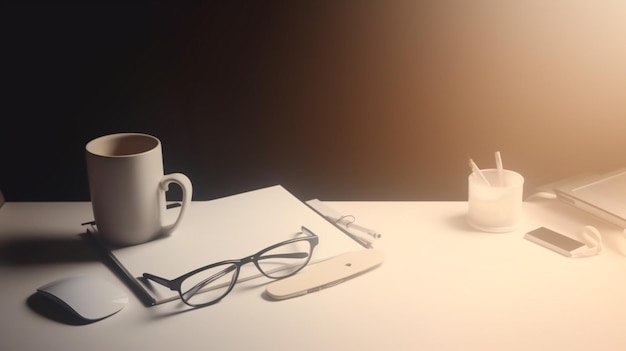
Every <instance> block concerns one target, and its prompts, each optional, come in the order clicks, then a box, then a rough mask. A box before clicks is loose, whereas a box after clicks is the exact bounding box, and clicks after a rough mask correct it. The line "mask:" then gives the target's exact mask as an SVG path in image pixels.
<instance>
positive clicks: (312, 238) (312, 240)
mask: <svg viewBox="0 0 626 351" xmlns="http://www.w3.org/2000/svg"><path fill="white" fill-rule="evenodd" d="M300 233H302V234H305V235H306V236H303V237H297V238H291V239H288V240H284V241H281V242H279V243H276V244H273V245H270V246H268V247H266V248H264V249H262V250H260V251H258V252H256V253H255V254H252V255H250V256H246V257H243V258H241V259H238V260H237V259H235V260H224V261H219V262H215V263H211V264H209V265H206V266H203V267H200V268H196V269H194V270H192V271H190V272H188V273H185V274H183V275H181V276H179V277H177V278H174V279H166V278H162V277H159V276H156V275H154V274H151V273H143V277H144V278H145V279H147V280H151V281H153V282H155V283H158V284H160V285H163V286H165V287H167V288H169V289H170V290H172V291H176V292H178V295H179V296H180V299H181V300H182V301H183V302H184V303H185V304H187V305H188V306H191V307H194V308H200V307H205V306H210V305H213V304H216V303H218V302H219V301H221V300H222V299H223V298H225V297H226V296H227V295H228V294H230V292H231V291H232V290H233V288H234V287H235V285H236V284H237V281H238V280H239V273H240V271H241V267H242V266H243V265H245V264H247V263H250V262H253V263H254V265H255V267H256V268H257V270H258V271H259V272H261V274H263V275H264V276H266V277H267V278H270V279H284V278H287V277H290V276H292V275H294V274H296V273H298V272H299V271H301V270H302V269H303V268H304V267H306V266H307V265H308V264H309V262H310V261H311V257H312V256H313V251H314V249H315V247H316V246H317V245H318V244H319V237H318V236H317V234H315V233H313V232H312V231H311V230H310V229H308V228H307V227H305V226H302V227H301V232H300ZM300 233H298V234H300ZM305 240H306V241H308V242H309V244H310V250H309V253H308V257H307V260H306V262H305V263H304V264H303V265H302V266H300V267H299V268H298V269H296V270H294V271H293V272H291V273H289V274H287V275H285V276H284V277H280V278H274V277H271V276H269V275H268V274H267V273H266V272H264V271H263V270H262V269H261V267H259V263H258V260H259V258H260V257H261V255H262V254H263V253H265V252H267V251H270V250H273V249H275V248H277V247H280V246H283V245H288V244H291V243H295V242H298V241H305ZM226 264H232V265H234V266H235V269H236V270H235V273H233V278H232V279H231V282H230V285H229V287H228V289H226V292H225V293H224V294H222V295H221V296H220V297H218V298H216V299H215V300H211V301H209V302H205V303H199V304H193V303H190V302H189V301H188V300H187V299H186V298H185V297H183V295H184V294H183V292H182V291H181V287H182V285H183V282H184V281H185V279H187V278H189V277H191V276H193V275H195V274H197V273H200V272H202V271H204V270H207V269H211V268H213V267H217V266H220V265H226ZM192 296H193V295H192Z"/></svg>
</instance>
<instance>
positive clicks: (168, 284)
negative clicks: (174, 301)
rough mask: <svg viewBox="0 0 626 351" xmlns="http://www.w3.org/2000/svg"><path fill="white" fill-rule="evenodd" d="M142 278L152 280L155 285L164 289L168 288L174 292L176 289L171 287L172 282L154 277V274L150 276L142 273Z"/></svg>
mask: <svg viewBox="0 0 626 351" xmlns="http://www.w3.org/2000/svg"><path fill="white" fill-rule="evenodd" d="M143 277H144V278H146V279H149V280H152V281H153V282H155V283H159V284H161V285H163V286H165V287H168V288H170V289H172V290H176V288H175V287H173V286H172V281H171V280H169V279H165V278H161V277H158V276H156V275H154V274H150V273H144V274H143Z"/></svg>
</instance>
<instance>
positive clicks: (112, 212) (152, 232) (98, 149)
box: [85, 133, 193, 246]
mask: <svg viewBox="0 0 626 351" xmlns="http://www.w3.org/2000/svg"><path fill="white" fill-rule="evenodd" d="M85 149H86V152H87V175H88V180H89V191H90V194H91V203H92V207H93V214H94V219H95V221H96V226H97V227H98V233H99V235H100V236H101V237H102V238H103V239H105V240H106V241H108V242H110V243H112V244H114V245H121V246H125V245H135V244H140V243H144V242H147V241H149V240H152V239H154V238H156V237H157V236H159V235H167V234H170V233H171V232H172V231H173V230H174V229H175V228H176V227H177V226H178V225H179V224H180V222H181V220H182V219H183V215H184V213H185V210H186V209H187V207H188V206H189V204H190V202H191V195H192V191H193V190H192V186H191V181H190V180H189V178H188V177H187V176H185V175H184V174H182V173H172V174H168V175H163V156H162V151H161V142H160V141H159V139H157V138H155V137H154V136H151V135H147V134H140V133H119V134H110V135H105V136H102V137H99V138H96V139H94V140H92V141H90V142H89V143H87V146H86V147H85ZM171 183H176V184H178V185H179V186H180V187H181V189H182V195H183V197H182V207H181V209H180V212H179V214H178V218H177V219H176V220H175V221H174V222H173V223H171V224H164V223H163V220H162V218H163V214H164V211H166V201H165V192H166V191H167V189H168V187H169V185H170V184H171Z"/></svg>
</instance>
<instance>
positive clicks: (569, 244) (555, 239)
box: [526, 227, 585, 252]
mask: <svg viewBox="0 0 626 351" xmlns="http://www.w3.org/2000/svg"><path fill="white" fill-rule="evenodd" d="M526 235H528V236H532V237H534V238H535V239H538V240H540V241H543V242H545V243H548V244H552V245H554V246H556V247H558V248H561V249H563V250H565V251H568V252H571V251H573V250H575V249H577V248H579V247H581V246H584V245H585V244H583V243H581V242H580V241H578V240H574V239H572V238H569V237H567V236H565V235H563V234H559V233H557V232H555V231H553V230H550V229H548V228H545V227H541V228H538V229H535V230H533V231H530V232H528V234H526Z"/></svg>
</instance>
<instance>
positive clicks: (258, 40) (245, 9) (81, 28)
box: [0, 0, 626, 201]
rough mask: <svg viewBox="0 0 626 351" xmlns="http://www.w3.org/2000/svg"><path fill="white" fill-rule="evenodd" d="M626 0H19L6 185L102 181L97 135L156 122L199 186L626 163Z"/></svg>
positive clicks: (149, 129) (370, 184) (406, 194)
mask: <svg viewBox="0 0 626 351" xmlns="http://www.w3.org/2000/svg"><path fill="white" fill-rule="evenodd" d="M624 18H626V5H623V4H622V3H621V2H618V1H578V0H574V1H565V0H561V1H495V0H494V1H486V0H478V1H463V0H459V1H452V0H442V1H435V0H432V1H262V0H261V1H245V0H242V1H207V2H122V1H120V2H80V1H75V2H24V1H20V2H10V1H9V2H3V3H1V4H0V40H1V45H2V47H1V49H0V50H1V54H0V56H1V58H0V60H1V61H0V64H1V68H0V70H1V72H2V75H1V76H0V87H1V89H2V91H1V96H2V97H1V105H0V118H1V120H2V123H1V124H0V189H2V191H3V192H4V193H5V196H6V197H7V199H8V200H9V201H48V200H55V201H56V200H58V201H73V200H88V198H89V195H88V187H87V181H86V170H85V163H84V145H85V144H86V143H87V142H88V141H89V140H91V139H93V138H95V137H97V136H100V135H103V134H108V133H113V132H121V131H138V132H146V133H151V134H154V135H156V136H157V137H159V138H160V139H161V140H162V142H163V148H164V162H165V169H166V172H168V173H169V172H183V173H186V174H187V175H188V176H189V177H190V178H191V179H192V181H193V183H194V199H196V200H201V199H211V198H215V197H220V196H224V195H229V194H233V193H236V192H241V191H246V190H251V189H254V188H257V187H261V186H267V185H272V184H278V183H280V184H283V185H284V186H285V187H287V188H288V189H289V190H291V191H292V192H293V193H294V194H296V195H297V196H299V197H301V198H302V199H308V198H313V197H317V198H321V199H329V200H332V199H337V200H341V199H355V200H360V199H366V200H369V199H380V200H388V199H393V200H408V199H464V198H465V197H466V177H467V175H468V168H467V158H468V157H469V156H471V157H473V158H474V159H475V160H476V161H477V162H478V163H479V165H481V166H482V167H485V168H487V167H493V165H494V162H493V152H494V151H496V150H500V151H501V152H502V154H503V156H504V161H505V166H506V167H507V168H511V169H515V170H517V171H519V172H521V173H523V174H524V175H525V177H526V180H527V189H530V188H531V187H532V186H533V185H536V184H541V183H544V182H548V181H552V180H555V179H558V178H561V177H566V176H569V175H572V174H575V173H578V172H581V171H585V170H589V169H591V170H598V171H602V170H609V169H612V168H615V167H621V166H624V165H626V162H625V159H624V150H625V146H626V133H625V131H626V129H625V128H626V118H625V116H626V114H625V112H626V99H625V97H626V96H625V95H626V89H625V88H626V64H625V62H626V21H624V20H623V19H624Z"/></svg>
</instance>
